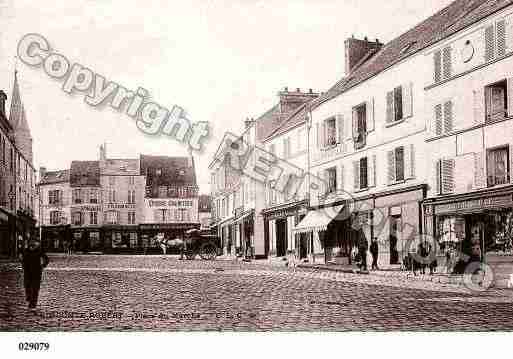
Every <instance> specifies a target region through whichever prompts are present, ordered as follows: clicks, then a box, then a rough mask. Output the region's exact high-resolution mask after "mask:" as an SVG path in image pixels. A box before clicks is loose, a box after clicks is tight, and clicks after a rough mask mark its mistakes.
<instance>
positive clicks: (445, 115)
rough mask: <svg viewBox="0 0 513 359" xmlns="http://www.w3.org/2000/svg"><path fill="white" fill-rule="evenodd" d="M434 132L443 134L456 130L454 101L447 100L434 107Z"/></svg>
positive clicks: (439, 134) (437, 134) (438, 134)
mask: <svg viewBox="0 0 513 359" xmlns="http://www.w3.org/2000/svg"><path fill="white" fill-rule="evenodd" d="M434 117H435V118H434V133H435V135H436V136H441V135H443V134H446V133H450V132H452V131H453V130H454V103H453V102H452V101H446V102H444V103H443V104H438V105H436V106H435V109H434Z"/></svg>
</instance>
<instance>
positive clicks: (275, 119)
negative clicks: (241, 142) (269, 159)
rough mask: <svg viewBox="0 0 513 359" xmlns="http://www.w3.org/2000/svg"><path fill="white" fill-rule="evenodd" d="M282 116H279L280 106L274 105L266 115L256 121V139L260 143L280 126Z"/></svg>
mask: <svg viewBox="0 0 513 359" xmlns="http://www.w3.org/2000/svg"><path fill="white" fill-rule="evenodd" d="M281 119H282V116H281V114H280V105H275V106H274V107H272V108H271V109H269V110H268V111H267V112H266V113H264V114H263V115H262V116H260V117H259V118H257V119H256V121H255V123H256V124H255V126H256V137H257V140H259V141H261V140H263V139H265V138H266V137H268V136H269V135H270V134H271V133H273V131H274V130H275V129H276V128H277V127H278V126H279V125H280V121H281Z"/></svg>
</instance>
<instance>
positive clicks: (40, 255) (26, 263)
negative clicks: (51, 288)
mask: <svg viewBox="0 0 513 359" xmlns="http://www.w3.org/2000/svg"><path fill="white" fill-rule="evenodd" d="M21 262H22V265H23V282H24V285H25V299H26V300H27V302H28V307H29V308H30V309H34V308H35V307H36V306H37V299H38V296H39V288H40V286H41V276H42V274H43V268H44V267H46V266H47V265H48V263H49V260H48V256H47V255H46V254H45V253H44V252H43V250H42V248H41V242H39V241H38V240H36V239H30V240H29V244H28V246H27V248H25V250H24V251H23V252H22V254H21Z"/></svg>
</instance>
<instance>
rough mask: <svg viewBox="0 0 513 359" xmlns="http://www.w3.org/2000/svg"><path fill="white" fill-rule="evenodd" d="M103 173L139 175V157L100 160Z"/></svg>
mask: <svg viewBox="0 0 513 359" xmlns="http://www.w3.org/2000/svg"><path fill="white" fill-rule="evenodd" d="M100 165H101V174H102V175H128V176H137V175H139V173H140V169H139V160H138V159H137V158H125V159H112V158H108V159H106V160H105V161H101V162H100Z"/></svg>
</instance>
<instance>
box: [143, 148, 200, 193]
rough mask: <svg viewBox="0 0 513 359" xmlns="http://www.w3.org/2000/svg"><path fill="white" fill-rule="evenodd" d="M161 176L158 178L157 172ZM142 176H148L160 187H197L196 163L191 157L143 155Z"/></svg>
mask: <svg viewBox="0 0 513 359" xmlns="http://www.w3.org/2000/svg"><path fill="white" fill-rule="evenodd" d="M157 170H160V172H161V174H160V175H158V176H156V175H155V174H156V171H157ZM140 174H141V175H147V176H148V177H151V178H152V179H153V180H156V181H157V184H158V185H163V186H173V185H177V184H179V185H186V186H196V172H195V170H194V161H193V160H191V158H190V157H169V156H149V155H141V171H140Z"/></svg>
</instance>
